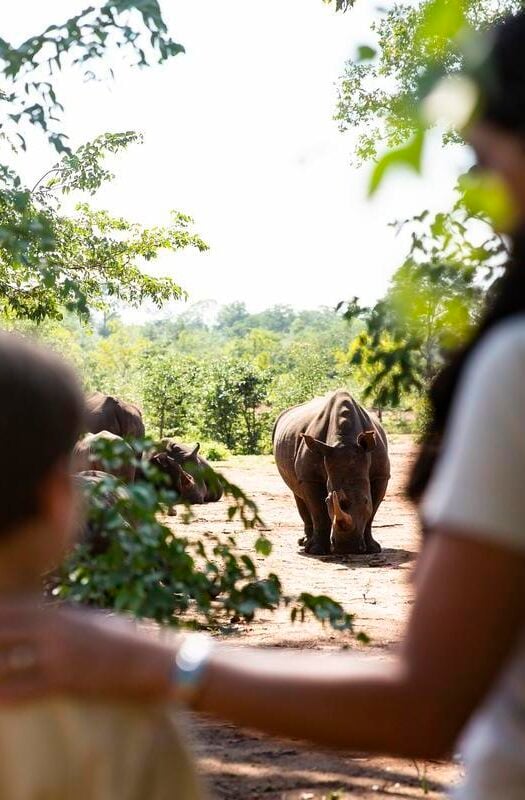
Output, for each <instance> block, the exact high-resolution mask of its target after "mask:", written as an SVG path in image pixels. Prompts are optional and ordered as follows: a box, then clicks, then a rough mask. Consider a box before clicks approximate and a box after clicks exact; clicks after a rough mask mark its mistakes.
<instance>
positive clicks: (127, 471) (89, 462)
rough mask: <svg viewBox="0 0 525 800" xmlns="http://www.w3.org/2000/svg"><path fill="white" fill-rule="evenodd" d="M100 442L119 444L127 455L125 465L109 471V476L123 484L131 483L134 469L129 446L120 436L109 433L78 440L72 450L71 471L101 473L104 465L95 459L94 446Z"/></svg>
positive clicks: (95, 434)
mask: <svg viewBox="0 0 525 800" xmlns="http://www.w3.org/2000/svg"><path fill="white" fill-rule="evenodd" d="M100 442H110V443H111V444H115V443H117V442H119V443H120V444H121V445H122V447H123V448H125V450H126V451H127V453H128V459H127V461H126V462H125V463H123V464H121V465H120V466H118V467H115V468H114V469H112V470H111V474H112V475H115V477H117V478H120V479H121V480H123V481H124V482H125V483H133V481H134V480H135V467H134V465H133V463H132V461H133V450H132V448H131V445H129V444H127V443H126V442H124V440H123V439H122V438H121V437H120V436H116V435H115V434H114V433H111V432H110V431H100V432H99V433H87V434H86V435H85V436H84V438H83V439H79V441H78V442H77V443H76V445H75V447H74V448H73V458H72V470H73V472H86V471H90V472H102V473H103V471H104V469H105V466H104V464H102V462H101V461H99V460H98V459H97V458H96V457H95V453H96V449H95V448H96V445H97V444H98V443H100Z"/></svg>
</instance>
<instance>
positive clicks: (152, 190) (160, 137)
mask: <svg viewBox="0 0 525 800" xmlns="http://www.w3.org/2000/svg"><path fill="white" fill-rule="evenodd" d="M85 5H86V3H85V0H82V1H81V2H78V0H47V2H46V3H36V2H35V0H18V1H17V3H16V4H10V6H9V16H8V18H6V15H4V17H3V21H2V36H4V37H5V38H9V39H11V40H12V41H14V42H17V41H19V40H21V39H23V38H26V37H27V36H29V35H30V34H31V33H34V32H40V31H41V30H42V29H43V28H44V27H45V26H46V25H47V24H49V23H51V22H59V21H61V20H62V18H63V19H65V18H67V17H68V16H70V15H71V14H73V13H74V12H75V11H77V10H78V9H79V8H82V7H84V6H85ZM161 6H162V8H163V10H164V13H165V16H166V19H167V21H168V23H169V27H170V31H171V33H172V36H173V38H175V39H176V40H177V41H180V42H182V43H183V44H184V46H185V47H186V51H187V52H186V54H185V55H179V56H177V57H176V58H174V59H173V60H172V61H171V62H170V63H168V64H166V65H164V66H162V67H155V68H152V69H147V70H144V71H138V70H135V71H131V70H130V69H126V68H123V69H121V70H120V71H117V78H116V80H115V81H113V82H108V83H89V84H83V83H82V82H81V80H80V78H79V77H78V76H75V74H74V73H70V74H67V75H66V76H65V78H64V81H63V89H62V94H61V96H62V99H63V100H64V101H65V105H66V108H67V112H68V113H67V126H66V129H67V131H68V133H69V134H70V136H71V140H72V144H73V145H75V146H76V145H79V144H81V143H83V142H84V141H86V140H87V139H89V138H92V137H94V136H96V135H98V134H100V133H102V132H104V131H122V130H129V129H132V130H139V131H142V132H143V134H144V137H145V144H144V145H143V146H142V147H140V146H136V147H133V148H132V149H131V150H130V151H129V153H128V154H126V155H125V156H124V157H122V158H120V159H119V161H118V162H116V163H115V169H116V171H117V173H118V175H117V180H116V181H115V182H114V183H113V184H112V185H111V186H110V187H108V188H106V189H104V191H103V193H100V195H98V196H97V201H96V202H97V204H99V205H101V206H104V207H107V208H109V209H110V210H111V211H113V212H116V213H119V214H125V215H128V216H130V217H131V218H133V219H136V220H137V221H139V222H143V223H159V222H162V221H167V214H166V212H167V211H168V210H169V209H171V208H175V209H178V210H181V211H184V212H186V213H189V214H191V215H192V216H193V217H194V218H195V220H196V230H197V231H198V232H199V233H200V234H201V235H202V237H203V238H204V239H205V240H206V241H207V242H208V243H209V244H210V247H211V250H210V252H209V253H206V254H199V253H197V252H195V253H193V252H191V251H186V252H181V253H179V254H176V255H172V256H169V257H167V258H164V259H163V260H162V261H161V262H160V266H161V270H162V272H163V273H165V274H171V275H172V276H173V277H174V278H175V279H177V280H178V282H179V283H181V284H182V286H183V287H184V288H186V289H187V290H188V292H189V293H190V300H191V301H193V302H195V301H199V300H205V299H210V298H212V299H214V300H216V301H218V302H220V303H227V302H231V301H234V300H244V301H245V302H246V303H247V305H248V307H249V309H250V310H254V311H256V310H259V309H261V308H263V307H266V306H269V305H273V304H275V303H289V304H291V305H293V306H295V307H298V308H312V307H316V306H319V305H335V304H336V303H337V302H338V301H340V300H342V299H345V298H348V297H351V296H354V295H357V296H359V297H360V298H361V299H362V300H363V301H366V302H370V301H373V300H374V299H376V298H377V297H379V296H380V295H381V293H382V292H383V291H384V289H385V288H386V285H387V283H388V278H389V276H390V275H391V273H392V271H393V270H394V269H395V267H396V266H397V265H398V264H399V263H400V259H401V257H402V255H403V253H404V252H405V251H406V241H405V242H404V241H402V240H400V239H399V238H398V239H396V238H395V235H394V232H393V231H392V230H391V229H390V228H388V227H387V225H388V222H390V221H392V220H394V219H399V218H404V217H406V216H409V215H411V214H412V213H417V212H419V211H420V210H421V209H422V208H424V207H432V208H439V207H441V206H446V205H447V203H448V201H449V199H450V193H451V187H452V186H453V184H454V180H455V176H456V175H457V168H458V163H459V161H460V160H461V158H462V157H461V155H460V154H458V153H454V152H453V151H448V152H447V153H446V154H445V155H443V154H442V153H440V150H439V148H437V147H436V148H435V149H433V150H432V153H430V154H429V156H428V158H427V162H428V168H427V170H426V177H425V180H419V179H417V178H415V177H412V176H410V175H408V174H405V173H401V174H399V175H398V176H397V177H396V178H394V179H393V180H391V181H390V182H389V184H388V185H387V186H386V187H385V188H384V189H383V190H382V191H381V193H380V196H379V197H378V198H377V199H376V200H374V201H373V202H368V201H366V199H365V187H366V176H367V173H368V169H367V168H365V169H364V170H358V169H356V168H355V167H352V165H351V163H350V162H351V140H350V138H349V137H348V136H343V135H342V134H341V133H339V132H338V130H337V126H336V123H335V122H333V121H332V114H333V110H334V107H335V99H336V90H335V83H336V81H337V78H338V76H339V75H340V74H341V72H342V69H343V64H344V61H345V58H347V57H348V56H351V55H352V54H353V53H354V52H355V45H356V43H357V42H362V41H363V40H364V41H367V40H368V41H370V36H369V35H368V33H367V31H368V26H369V24H370V21H371V19H372V17H371V14H372V10H371V9H372V8H373V6H374V4H372V3H371V2H370V0H361V2H359V0H358V3H357V7H356V9H355V10H354V11H352V12H350V13H347V14H346V15H341V14H337V15H336V14H335V13H334V12H333V11H332V10H331V9H330V8H329V7H327V6H325V5H324V4H323V3H322V2H321V0H265V1H264V2H263V3H261V2H254V0H220V1H219V0H199V2H195V0H161ZM54 160H55V159H54V156H53V154H52V153H50V152H46V151H45V150H44V149H43V147H38V146H37V147H35V148H33V149H32V151H31V156H30V160H29V163H27V164H26V165H25V169H26V170H29V173H30V175H31V176H33V175H34V176H36V177H38V176H39V175H40V174H41V173H42V172H44V171H45V168H46V167H47V166H48V165H50V164H51V163H53V161H54Z"/></svg>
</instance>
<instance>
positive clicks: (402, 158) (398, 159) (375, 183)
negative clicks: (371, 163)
mask: <svg viewBox="0 0 525 800" xmlns="http://www.w3.org/2000/svg"><path fill="white" fill-rule="evenodd" d="M424 141H425V133H424V131H423V129H419V130H418V131H417V132H416V134H415V135H414V136H413V137H412V139H411V140H410V141H409V142H407V144H405V145H403V146H402V147H398V148H396V149H395V150H390V151H389V152H388V153H386V154H385V155H384V156H382V157H381V158H380V159H379V161H378V162H377V164H376V165H375V167H374V168H373V170H372V174H371V177H370V182H369V185H368V195H369V197H372V196H373V195H374V194H375V193H376V192H377V190H378V189H379V187H380V186H381V184H382V182H383V180H384V179H385V177H386V175H387V174H388V173H390V172H391V171H392V170H394V169H399V168H404V169H409V170H411V171H412V172H416V173H418V174H419V173H420V172H421V163H422V158H423V145H424Z"/></svg>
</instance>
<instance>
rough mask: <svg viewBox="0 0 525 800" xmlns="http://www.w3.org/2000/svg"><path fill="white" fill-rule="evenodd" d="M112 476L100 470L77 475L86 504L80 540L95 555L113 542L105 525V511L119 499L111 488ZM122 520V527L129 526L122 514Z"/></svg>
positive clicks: (78, 486) (76, 481) (76, 480)
mask: <svg viewBox="0 0 525 800" xmlns="http://www.w3.org/2000/svg"><path fill="white" fill-rule="evenodd" d="M111 478H112V476H111V475H110V474H109V473H107V472H101V471H99V470H85V471H82V472H78V473H77V474H76V475H75V483H76V486H77V488H78V489H79V491H80V494H81V496H82V499H83V501H84V504H85V505H84V508H83V513H82V514H81V524H80V529H79V532H78V541H79V542H80V543H81V544H83V545H85V546H86V547H87V548H88V549H89V552H90V553H91V555H94V556H96V555H100V554H101V553H105V552H106V551H107V550H108V549H109V546H110V544H111V535H112V533H111V531H108V530H106V528H105V526H104V513H103V512H104V511H109V510H110V509H111V508H112V507H113V506H114V505H115V503H116V501H117V496H116V494H115V491H114V490H113V489H112V488H110V487H111ZM119 516H120V515H119ZM120 521H121V525H122V527H129V525H128V523H127V522H126V521H125V520H124V519H123V518H122V517H121V516H120ZM113 530H114V529H113Z"/></svg>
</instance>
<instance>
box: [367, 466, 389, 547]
mask: <svg viewBox="0 0 525 800" xmlns="http://www.w3.org/2000/svg"><path fill="white" fill-rule="evenodd" d="M387 486H388V478H387V479H386V480H385V479H384V478H381V479H380V480H375V481H372V483H371V486H370V489H371V493H372V508H373V511H372V516H371V518H370V522H369V523H368V525H367V526H366V529H365V535H364V539H365V548H366V552H367V553H380V552H381V545H380V544H379V542H376V540H375V539H374V537H373V536H372V522H373V521H374V517H375V515H376V512H377V509H378V508H379V506H380V505H381V502H382V500H383V498H384V496H385V494H386V487H387Z"/></svg>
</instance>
